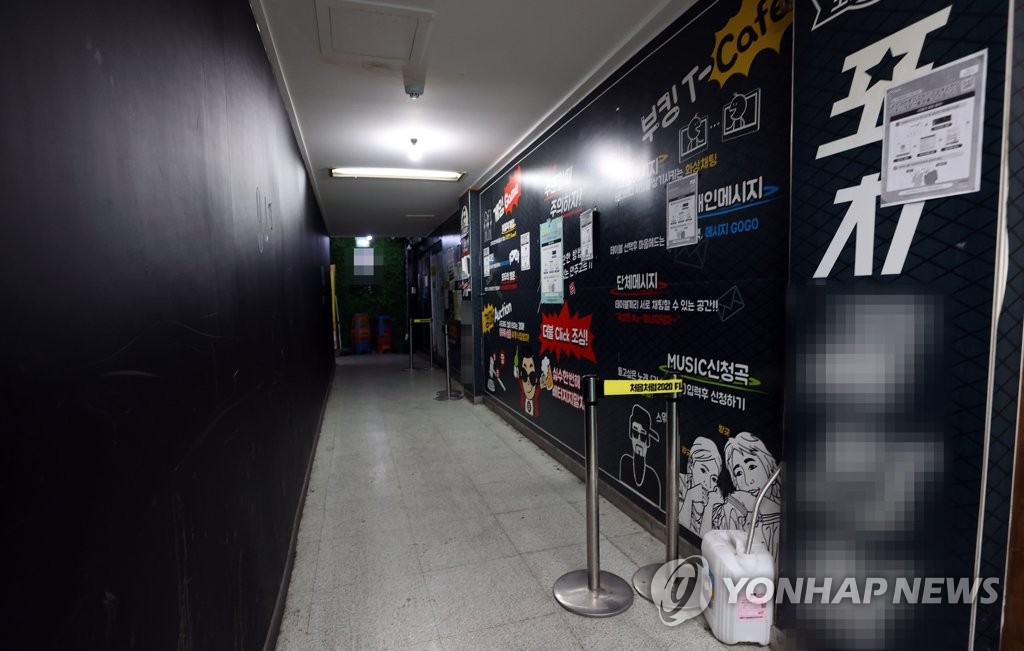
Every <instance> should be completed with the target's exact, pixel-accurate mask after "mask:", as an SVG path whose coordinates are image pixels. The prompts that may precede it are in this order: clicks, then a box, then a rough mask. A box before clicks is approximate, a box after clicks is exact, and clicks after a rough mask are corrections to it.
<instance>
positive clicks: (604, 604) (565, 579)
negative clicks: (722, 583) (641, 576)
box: [554, 375, 633, 617]
mask: <svg viewBox="0 0 1024 651" xmlns="http://www.w3.org/2000/svg"><path fill="white" fill-rule="evenodd" d="M599 381H600V380H598V378H597V376H596V375H585V376H584V377H583V404H584V427H585V430H586V444H587V489H586V490H587V569H585V570H573V571H572V572H569V573H567V574H563V575H562V576H561V577H559V579H558V580H557V581H555V587H554V593H555V599H556V600H557V601H558V603H559V604H561V605H562V607H563V608H565V609H566V610H569V611H571V612H574V613H576V614H577V615H583V616H584V617H611V616H612V615H618V614H619V613H623V612H625V611H626V610H628V609H629V607H630V606H632V605H633V588H632V587H630V585H629V584H628V583H626V581H625V579H623V578H622V577H620V576H618V575H617V574H612V573H611V572H605V571H603V570H602V569H601V547H600V545H601V542H600V538H599V533H600V532H599V522H598V517H599V516H598V509H597V506H598V501H597V396H598V382H599Z"/></svg>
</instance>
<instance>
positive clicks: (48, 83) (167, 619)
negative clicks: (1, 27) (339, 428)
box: [0, 0, 332, 649]
mask: <svg viewBox="0 0 1024 651" xmlns="http://www.w3.org/2000/svg"><path fill="white" fill-rule="evenodd" d="M5 24H6V29H5V37H4V39H2V45H0V48H2V53H3V56H2V62H3V63H0V116H2V119H3V127H2V129H0V150H2V151H3V154H4V155H3V163H2V165H3V168H2V169H3V188H4V196H5V202H4V209H3V219H2V222H0V223H2V231H0V232H2V237H0V278H2V280H0V286H2V288H3V292H2V297H3V318H2V319H0V395H2V396H3V397H2V398H0V414H2V415H0V430H2V431H3V433H4V441H5V443H6V445H7V449H6V450H5V453H4V455H3V457H4V459H5V463H4V466H5V468H4V473H3V475H4V483H5V491H4V493H5V502H6V504H7V507H6V509H5V512H6V514H7V518H6V527H5V529H6V531H5V536H4V537H5V542H6V547H7V551H6V553H5V554H4V558H3V560H4V562H5V563H6V564H7V566H8V567H7V568H6V575H7V576H8V577H11V578H13V581H10V580H9V582H8V585H7V595H8V597H9V599H7V600H5V601H7V602H8V604H11V603H12V600H13V603H14V608H13V609H10V608H8V610H7V612H6V613H5V615H6V616H5V620H7V621H10V622H13V625H9V626H8V627H5V628H7V630H6V631H5V634H4V637H5V641H4V646H5V647H7V648H29V647H31V648H63V649H69V648H78V649H81V648H135V649H173V648H178V649H236V648H244V649H253V648H260V647H261V646H262V645H263V644H264V642H265V640H266V638H267V635H268V630H269V628H270V623H271V618H272V614H273V611H274V606H275V602H276V600H277V598H278V592H279V588H280V584H281V581H282V578H283V576H284V569H285V565H286V559H287V554H288V549H289V543H290V540H291V531H292V525H293V521H294V517H295V513H296V509H297V508H298V506H299V501H300V497H301V489H302V484H303V480H304V476H305V471H306V468H307V465H308V461H309V457H310V454H311V450H312V445H313V442H314V440H315V433H316V428H317V424H318V419H319V413H320V407H321V405H322V400H323V396H324V391H325V388H326V385H327V382H328V380H329V373H330V369H331V368H332V365H331V361H332V358H331V353H330V347H331V336H330V319H329V303H328V302H327V301H326V298H327V297H328V293H327V290H326V288H325V286H324V280H325V279H326V274H325V273H324V272H325V269H326V267H325V265H327V264H328V241H327V237H326V233H325V230H324V226H323V222H322V219H321V217H320V214H319V211H318V209H317V206H316V203H315V201H314V198H313V195H312V191H311V188H310V185H309V181H308V178H307V175H306V172H305V169H304V167H303V165H302V163H301V159H300V157H299V154H298V151H297V148H296V145H295V141H294V137H293V135H292V131H291V128H290V125H289V123H288V120H287V116H286V113H285V111H284V109H283V105H282V103H281V99H280V95H279V93H278V90H277V86H276V84H275V81H274V78H273V75H272V74H271V70H270V67H269V65H268V61H267V57H266V54H265V52H264V49H263V46H262V43H261V41H260V38H259V33H258V31H257V29H256V25H255V22H254V20H253V17H252V14H251V11H250V8H249V5H248V4H247V3H246V2H245V1H244V0H222V1H215V0H214V1H203V0H176V1H175V2H169V1H166V0H161V1H154V2H144V3H136V2H127V1H120V0H107V1H96V2H88V3H81V2H71V1H70V0H57V1H56V2H51V3H45V4H38V3H18V4H16V5H12V6H10V7H8V8H7V11H6V18H5ZM12 632H13V636H12Z"/></svg>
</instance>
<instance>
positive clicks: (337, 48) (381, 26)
mask: <svg viewBox="0 0 1024 651" xmlns="http://www.w3.org/2000/svg"><path fill="white" fill-rule="evenodd" d="M433 17H434V12H433V11H429V10H425V9H412V8H406V7H395V6H391V5H387V4H378V3H375V2H356V1H353V0H316V22H317V30H318V32H319V36H320V53H321V54H322V55H324V56H325V57H327V58H329V59H335V60H340V61H352V60H366V59H378V60H383V61H390V62H394V63H400V64H406V63H413V64H418V63H420V62H421V60H422V58H423V53H424V50H425V49H426V44H427V38H428V36H429V35H430V25H431V22H432V21H433Z"/></svg>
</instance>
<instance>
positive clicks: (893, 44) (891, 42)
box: [815, 7, 951, 159]
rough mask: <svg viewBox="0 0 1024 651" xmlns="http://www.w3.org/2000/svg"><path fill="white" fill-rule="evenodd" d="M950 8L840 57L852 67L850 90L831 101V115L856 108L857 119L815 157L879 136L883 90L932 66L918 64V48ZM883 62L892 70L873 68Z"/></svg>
mask: <svg viewBox="0 0 1024 651" xmlns="http://www.w3.org/2000/svg"><path fill="white" fill-rule="evenodd" d="M950 9H951V7H946V8H945V9H942V10H941V11H937V12H935V13H934V14H932V15H930V16H928V17H927V18H924V19H922V20H919V21H917V22H916V23H914V24H913V25H910V26H909V27H905V28H903V29H901V30H900V31H898V32H896V33H894V34H892V35H890V36H887V37H885V38H883V39H882V40H880V41H876V42H874V43H872V44H871V45H869V46H867V47H866V48H864V49H862V50H859V51H857V52H854V53H853V54H851V55H850V56H848V57H846V60H845V61H843V72H847V71H850V70H853V80H852V81H851V82H850V93H849V95H847V96H846V97H844V98H843V99H841V100H839V101H838V102H836V103H834V104H833V105H832V113H831V117H835V116H837V115H839V114H840V113H846V112H847V111H852V110H854V109H858V108H859V109H861V114H860V123H859V124H858V126H857V132H856V133H854V134H853V135H850V136H845V137H843V138H840V139H838V140H833V141H832V142H827V143H825V144H823V145H821V146H819V147H818V155H817V156H816V157H815V158H818V159H821V158H825V157H826V156H832V155H834V154H838V153H840V152H844V151H849V150H850V149H855V148H857V147H863V146H864V145H868V144H871V143H873V142H878V141H879V140H881V139H882V128H883V127H882V126H880V125H879V124H878V123H879V121H880V120H879V118H880V117H881V115H882V105H883V102H884V101H885V91H886V90H887V89H888V88H889V87H890V86H892V85H894V84H901V83H903V82H905V81H907V80H909V79H912V78H913V77H916V76H917V75H918V74H920V73H923V72H928V71H930V70H931V69H932V64H931V63H926V64H924V65H923V66H920V67H918V62H919V59H920V58H921V49H922V48H923V47H924V41H925V38H926V37H927V36H928V33H929V32H933V31H935V30H936V29H938V28H940V27H942V26H943V25H945V24H946V21H947V20H948V19H949V12H950ZM886 64H888V65H889V66H891V73H890V72H889V71H888V70H876V68H877V67H879V66H880V65H881V66H883V67H885V65H886ZM886 75H888V77H887V76H886ZM889 77H891V78H889Z"/></svg>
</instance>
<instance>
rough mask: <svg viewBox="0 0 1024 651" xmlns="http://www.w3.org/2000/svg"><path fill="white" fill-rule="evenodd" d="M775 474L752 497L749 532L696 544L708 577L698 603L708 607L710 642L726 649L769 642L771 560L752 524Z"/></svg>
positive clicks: (716, 535) (714, 535)
mask: <svg viewBox="0 0 1024 651" xmlns="http://www.w3.org/2000/svg"><path fill="white" fill-rule="evenodd" d="M781 472H782V466H781V465H779V466H777V467H776V468H775V472H773V473H772V476H771V477H769V478H768V481H767V482H765V485H764V486H762V487H761V491H760V492H759V493H758V494H757V500H756V501H755V502H754V509H753V511H751V513H750V518H749V520H750V531H747V532H743V531H723V530H715V531H709V532H707V533H706V534H704V540H703V541H701V545H700V553H701V555H702V556H703V557H704V558H705V560H707V562H708V570H709V571H710V574H711V576H708V577H705V578H704V592H705V594H704V598H705V599H707V600H708V601H709V603H708V607H707V609H705V610H704V619H706V620H707V622H708V625H709V626H711V632H712V633H714V635H715V637H717V638H718V639H719V640H721V641H722V642H725V643H726V644H736V643H737V642H755V643H757V644H768V642H769V641H770V639H771V634H772V624H773V623H774V622H775V601H774V596H775V589H774V587H775V558H774V557H773V556H772V553H771V552H770V551H768V548H767V547H765V545H764V541H763V540H761V537H760V536H758V535H757V527H756V524H757V516H758V514H759V513H760V512H761V502H762V501H763V500H764V496H765V495H767V494H768V490H769V489H770V488H771V487H772V484H774V483H775V482H776V481H778V479H779V473H781ZM726 579H729V585H726ZM730 585H731V586H732V590H731V591H730V589H729V586H730ZM709 592H710V593H711V594H710V595H709V594H708V593H709Z"/></svg>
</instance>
